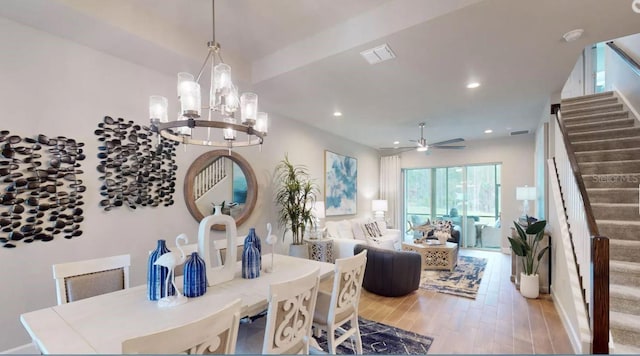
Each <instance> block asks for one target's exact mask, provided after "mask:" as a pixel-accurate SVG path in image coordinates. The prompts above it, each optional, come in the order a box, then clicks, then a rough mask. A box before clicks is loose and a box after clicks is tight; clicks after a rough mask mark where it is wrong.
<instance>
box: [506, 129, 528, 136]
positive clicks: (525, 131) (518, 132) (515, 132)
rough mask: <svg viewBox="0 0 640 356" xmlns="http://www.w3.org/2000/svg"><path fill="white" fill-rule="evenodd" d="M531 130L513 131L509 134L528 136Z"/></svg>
mask: <svg viewBox="0 0 640 356" xmlns="http://www.w3.org/2000/svg"><path fill="white" fill-rule="evenodd" d="M528 133H529V130H520V131H511V132H510V133H509V135H510V136H517V135H524V134H528Z"/></svg>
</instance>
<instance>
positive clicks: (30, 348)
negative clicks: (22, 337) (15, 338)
mask: <svg viewBox="0 0 640 356" xmlns="http://www.w3.org/2000/svg"><path fill="white" fill-rule="evenodd" d="M0 354H7V355H40V351H39V350H38V348H37V347H36V346H35V345H34V344H33V343H30V344H26V345H22V346H18V347H14V348H12V349H9V350H5V351H2V352H0Z"/></svg>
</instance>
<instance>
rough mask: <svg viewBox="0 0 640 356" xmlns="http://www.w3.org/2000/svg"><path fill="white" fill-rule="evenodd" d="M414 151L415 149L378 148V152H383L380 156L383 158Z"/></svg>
mask: <svg viewBox="0 0 640 356" xmlns="http://www.w3.org/2000/svg"><path fill="white" fill-rule="evenodd" d="M415 149H416V148H415V147H381V148H379V150H380V151H383V152H382V155H384V156H390V155H394V154H398V153H403V152H408V151H414V150H415Z"/></svg>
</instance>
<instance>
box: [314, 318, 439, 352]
mask: <svg viewBox="0 0 640 356" xmlns="http://www.w3.org/2000/svg"><path fill="white" fill-rule="evenodd" d="M359 324H360V337H361V339H362V352H363V354H365V355H375V354H384V355H421V354H422V355H424V354H426V353H427V351H429V347H431V343H432V342H433V338H432V337H428V336H424V335H420V334H416V333H414V332H411V331H406V330H402V329H398V328H395V327H393V326H389V325H385V324H381V323H377V322H375V321H371V320H367V319H363V318H360V319H359ZM316 341H318V344H319V345H320V347H321V348H322V349H323V350H325V351H326V350H328V347H327V338H326V334H325V333H324V332H323V333H322V336H320V337H319V338H316ZM355 349H356V345H355V343H353V341H351V339H348V340H346V341H345V342H343V343H342V344H340V345H338V347H337V348H336V353H337V354H338V355H352V354H355V351H354V350H355Z"/></svg>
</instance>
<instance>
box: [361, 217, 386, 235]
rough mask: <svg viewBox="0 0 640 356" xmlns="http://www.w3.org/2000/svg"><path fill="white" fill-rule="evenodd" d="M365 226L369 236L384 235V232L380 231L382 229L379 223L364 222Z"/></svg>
mask: <svg viewBox="0 0 640 356" xmlns="http://www.w3.org/2000/svg"><path fill="white" fill-rule="evenodd" d="M363 228H364V233H365V234H366V235H367V236H368V237H374V238H375V237H382V234H381V233H380V229H378V224H376V223H375V221H374V222H371V223H368V224H364V225H363Z"/></svg>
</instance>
